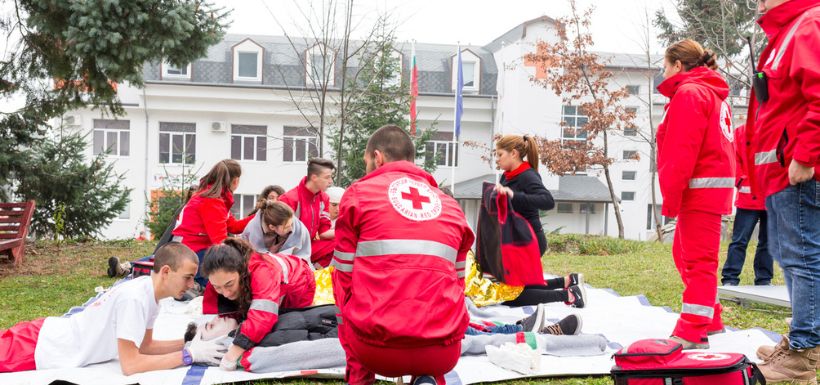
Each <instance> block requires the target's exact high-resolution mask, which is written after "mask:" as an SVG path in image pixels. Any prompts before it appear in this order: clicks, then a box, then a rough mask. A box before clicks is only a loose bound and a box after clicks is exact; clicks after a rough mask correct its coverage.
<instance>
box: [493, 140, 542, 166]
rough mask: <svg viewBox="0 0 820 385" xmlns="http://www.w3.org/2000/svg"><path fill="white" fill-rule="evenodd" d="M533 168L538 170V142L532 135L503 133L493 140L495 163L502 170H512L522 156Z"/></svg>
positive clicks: (519, 162) (518, 163)
mask: <svg viewBox="0 0 820 385" xmlns="http://www.w3.org/2000/svg"><path fill="white" fill-rule="evenodd" d="M525 156H526V157H527V162H529V163H530V167H532V168H533V170H535V171H538V143H537V142H536V141H535V137H533V136H532V135H523V136H522V135H513V134H509V135H504V136H502V137H501V138H500V139H498V140H497V141H496V142H495V164H496V165H497V166H498V168H500V169H501V170H504V171H512V170H513V169H515V168H516V167H518V165H520V164H521V162H523V161H524V157H525Z"/></svg>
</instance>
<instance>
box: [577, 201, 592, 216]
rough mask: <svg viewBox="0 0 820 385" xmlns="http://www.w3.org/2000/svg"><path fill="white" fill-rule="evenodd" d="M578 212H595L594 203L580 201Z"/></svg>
mask: <svg viewBox="0 0 820 385" xmlns="http://www.w3.org/2000/svg"><path fill="white" fill-rule="evenodd" d="M579 212H580V213H581V214H595V204H594V203H581V210H580V211H579Z"/></svg>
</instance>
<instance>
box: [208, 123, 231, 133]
mask: <svg viewBox="0 0 820 385" xmlns="http://www.w3.org/2000/svg"><path fill="white" fill-rule="evenodd" d="M227 129H228V122H211V132H225V131H226V130H227Z"/></svg>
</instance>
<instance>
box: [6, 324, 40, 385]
mask: <svg viewBox="0 0 820 385" xmlns="http://www.w3.org/2000/svg"><path fill="white" fill-rule="evenodd" d="M43 321H45V318H38V319H36V320H34V321H26V322H20V323H18V324H16V325H14V326H12V327H11V328H9V329H6V330H0V373H5V372H22V371H24V370H35V369H37V366H36V364H35V363H34V348H35V347H36V346H37V337H38V336H39V335H40V328H41V327H43Z"/></svg>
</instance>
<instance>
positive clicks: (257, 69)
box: [231, 39, 265, 82]
mask: <svg viewBox="0 0 820 385" xmlns="http://www.w3.org/2000/svg"><path fill="white" fill-rule="evenodd" d="M231 52H232V55H233V80H234V81H240V82H261V81H262V58H263V57H264V55H265V50H264V49H263V48H262V46H260V45H259V44H256V42H254V41H253V40H251V39H245V40H242V41H241V42H240V43H239V44H236V45H234V46H233V47H232V48H231Z"/></svg>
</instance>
